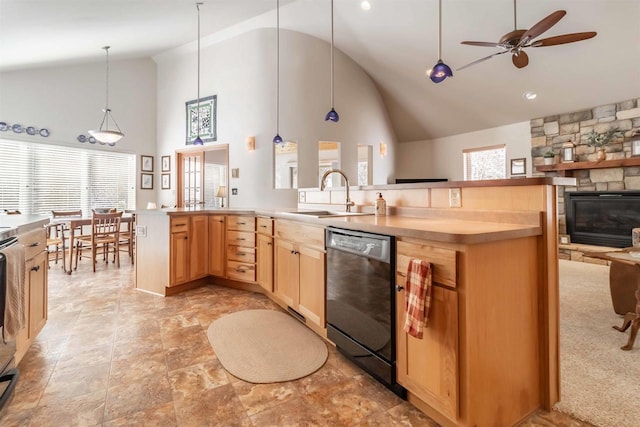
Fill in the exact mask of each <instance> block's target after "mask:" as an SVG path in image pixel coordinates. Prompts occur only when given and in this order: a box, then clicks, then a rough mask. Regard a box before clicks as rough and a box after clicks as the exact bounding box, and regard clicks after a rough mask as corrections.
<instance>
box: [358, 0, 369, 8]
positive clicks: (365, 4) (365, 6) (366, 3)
mask: <svg viewBox="0 0 640 427" xmlns="http://www.w3.org/2000/svg"><path fill="white" fill-rule="evenodd" d="M360 7H361V8H362V10H369V9H371V3H369V2H368V1H367V0H364V1H363V2H361V3H360Z"/></svg>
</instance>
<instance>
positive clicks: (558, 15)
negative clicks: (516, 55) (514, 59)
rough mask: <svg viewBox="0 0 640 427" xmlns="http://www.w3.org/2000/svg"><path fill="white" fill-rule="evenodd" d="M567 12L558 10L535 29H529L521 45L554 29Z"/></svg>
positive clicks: (521, 39) (535, 26)
mask: <svg viewBox="0 0 640 427" xmlns="http://www.w3.org/2000/svg"><path fill="white" fill-rule="evenodd" d="M566 14H567V12H566V11H565V10H556V11H555V12H553V13H552V14H551V15H549V16H547V17H546V18H544V19H542V20H541V21H540V22H538V23H537V24H536V25H534V26H533V27H531V28H529V29H528V30H527V31H526V32H525V33H524V34H523V35H522V37H521V38H520V42H521V44H526V43H527V42H528V41H529V40H531V39H535V38H536V37H538V36H539V35H540V34H542V33H544V32H545V31H547V30H548V29H549V28H551V27H553V26H554V25H556V24H557V23H558V21H559V20H561V19H562V17H564V15H566Z"/></svg>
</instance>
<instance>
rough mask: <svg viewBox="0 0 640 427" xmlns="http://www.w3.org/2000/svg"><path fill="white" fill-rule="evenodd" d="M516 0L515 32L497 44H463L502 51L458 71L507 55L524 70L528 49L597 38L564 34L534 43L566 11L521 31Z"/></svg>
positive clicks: (582, 34) (580, 34) (592, 32)
mask: <svg viewBox="0 0 640 427" xmlns="http://www.w3.org/2000/svg"><path fill="white" fill-rule="evenodd" d="M516 10H517V9H516V0H513V28H514V29H513V31H511V32H509V33H507V34H505V35H503V36H502V37H500V40H498V42H497V43H493V42H479V41H463V42H460V43H461V44H465V45H469V46H482V47H497V48H499V49H501V50H500V51H499V52H497V53H494V54H491V55H489V56H485V57H484V58H480V59H477V60H475V61H473V62H470V63H469V64H466V65H464V66H462V67H460V68H458V69H457V70H456V71H459V70H462V69H464V68H467V67H470V66H472V65H475V64H479V63H480V62H484V61H486V60H488V59H491V58H493V57H494V56H497V55H502V54H505V53H510V54H511V62H512V63H513V65H515V66H516V68H524V67H526V66H527V65H529V55H527V53H526V52H525V51H524V50H523V49H525V48H527V47H545V46H556V45H559V44H566V43H573V42H578V41H581V40H587V39H590V38H593V37H595V36H596V34H597V33H596V32H595V31H587V32H583V33H571V34H562V35H560V36H554V37H548V38H546V39H541V40H536V41H533V39H535V38H536V37H538V36H540V35H541V34H542V33H544V32H545V31H547V30H549V29H550V28H551V27H553V26H554V25H556V24H557V23H558V22H559V21H560V20H561V19H562V18H563V17H564V16H565V15H566V14H567V12H566V11H565V10H556V11H555V12H553V13H551V14H550V15H548V16H547V17H545V18H543V19H542V20H540V21H538V22H537V23H536V24H535V25H534V26H533V27H531V28H529V29H528V30H519V29H518V26H517V22H516Z"/></svg>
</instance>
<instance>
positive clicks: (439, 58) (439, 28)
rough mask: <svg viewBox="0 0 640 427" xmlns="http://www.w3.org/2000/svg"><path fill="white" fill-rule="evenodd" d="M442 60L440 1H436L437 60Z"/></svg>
mask: <svg viewBox="0 0 640 427" xmlns="http://www.w3.org/2000/svg"><path fill="white" fill-rule="evenodd" d="M441 59H442V0H438V60H441Z"/></svg>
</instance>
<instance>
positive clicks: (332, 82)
mask: <svg viewBox="0 0 640 427" xmlns="http://www.w3.org/2000/svg"><path fill="white" fill-rule="evenodd" d="M333 107H334V105H333V0H331V108H333Z"/></svg>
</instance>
